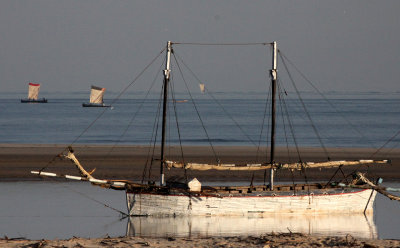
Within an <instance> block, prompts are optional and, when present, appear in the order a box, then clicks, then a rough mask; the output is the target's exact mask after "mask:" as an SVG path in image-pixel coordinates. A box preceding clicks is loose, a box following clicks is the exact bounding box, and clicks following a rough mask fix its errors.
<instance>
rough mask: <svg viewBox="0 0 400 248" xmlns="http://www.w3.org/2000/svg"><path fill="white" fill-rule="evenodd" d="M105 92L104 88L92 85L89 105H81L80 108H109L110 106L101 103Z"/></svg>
mask: <svg viewBox="0 0 400 248" xmlns="http://www.w3.org/2000/svg"><path fill="white" fill-rule="evenodd" d="M105 92H106V88H102V87H98V86H94V85H92V87H91V90H90V99H89V103H82V107H111V105H106V104H105V103H104V101H103V96H104V93H105Z"/></svg>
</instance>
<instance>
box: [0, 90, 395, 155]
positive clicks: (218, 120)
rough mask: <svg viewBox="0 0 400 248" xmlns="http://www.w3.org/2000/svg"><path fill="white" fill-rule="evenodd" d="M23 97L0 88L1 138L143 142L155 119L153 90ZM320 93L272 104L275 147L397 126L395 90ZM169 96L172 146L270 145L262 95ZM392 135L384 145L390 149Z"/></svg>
mask: <svg viewBox="0 0 400 248" xmlns="http://www.w3.org/2000/svg"><path fill="white" fill-rule="evenodd" d="M25 94H26V93H22V92H14V93H0V127H1V132H0V143H40V144H70V143H79V144H149V143H150V142H151V139H152V134H153V130H154V125H155V123H157V122H156V120H157V118H156V116H157V113H158V105H159V95H160V94H159V93H157V92H153V93H150V94H149V95H148V96H147V99H146V101H144V98H145V96H146V92H135V93H130V94H128V95H124V96H122V97H121V98H120V99H118V100H116V101H115V100H113V99H114V97H115V96H116V95H117V93H113V92H109V93H107V95H106V97H105V102H106V103H108V104H110V103H112V108H107V109H106V108H83V107H82V103H83V102H87V101H88V99H87V98H88V96H87V92H70V93H55V92H52V93H51V92H41V94H40V95H41V96H45V97H46V98H47V99H48V101H49V102H48V103H46V104H27V103H20V99H21V98H25ZM325 98H326V99H328V101H326V100H325V99H324V98H322V97H321V96H319V95H318V94H316V93H308V92H303V93H302V99H303V102H304V105H305V106H306V108H307V111H308V115H307V114H306V113H305V112H304V110H303V107H302V103H301V102H300V101H299V100H296V99H295V94H294V93H290V92H289V93H288V96H287V99H286V100H285V104H278V105H277V121H276V123H277V134H276V142H277V145H278V146H286V145H287V144H288V145H289V146H294V144H295V143H294V141H296V142H297V144H298V145H299V146H311V147H314V146H315V147H318V146H321V142H322V143H323V145H324V146H326V147H375V148H378V147H380V146H382V145H383V144H384V143H385V142H386V141H387V140H388V139H390V138H391V137H392V136H393V135H395V134H396V133H397V132H398V131H399V130H400V93H377V92H370V93H343V92H329V93H326V94H325ZM175 99H176V100H177V102H176V104H173V102H172V100H171V101H170V103H169V114H168V116H169V121H168V125H167V136H168V140H169V143H170V144H179V137H180V140H181V142H182V144H183V145H185V144H186V145H209V143H210V142H211V143H212V144H213V145H233V146H236V145H258V144H261V145H262V146H267V145H269V136H270V135H269V132H270V131H269V130H270V125H269V122H270V121H269V120H270V114H269V110H270V105H269V103H268V104H267V103H266V96H265V94H263V93H258V92H230V93H224V92H217V93H214V94H213V95H212V97H210V96H209V95H206V94H205V95H202V94H199V93H197V94H193V95H192V98H191V96H189V95H187V94H183V93H177V94H175ZM182 100H187V101H184V102H182ZM266 109H267V111H266ZM285 109H287V111H286V110H285ZM196 110H197V111H198V112H196ZM281 110H285V111H284V112H287V113H289V114H285V113H283V112H282V111H281ZM175 113H176V117H175ZM264 113H266V114H264ZM199 116H200V118H201V121H199V120H200V118H199ZM287 116H290V119H288V118H287ZM310 119H311V120H312V122H311V121H310ZM95 120H96V121H95ZM158 120H159V122H158V134H160V133H161V131H160V130H161V127H160V126H161V124H160V123H161V118H159V119H158ZM176 120H178V123H179V134H180V136H179V135H178V131H177V130H178V128H177V124H176V123H177V122H176ZM156 126H157V125H156ZM314 129H316V130H317V131H318V133H316V132H315V131H314ZM205 130H206V131H205ZM159 136H160V135H159ZM399 139H400V138H399V137H396V138H394V139H393V140H392V142H390V143H389V144H387V147H396V146H397V145H398V143H399V142H398V141H399Z"/></svg>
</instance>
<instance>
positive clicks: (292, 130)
mask: <svg viewBox="0 0 400 248" xmlns="http://www.w3.org/2000/svg"><path fill="white" fill-rule="evenodd" d="M279 81H280V78H279ZM282 103H283V104H282V105H283V107H284V109H285V113H286V116H287V120H288V124H289V129H290V132H291V134H292V139H293V142H294V145H295V147H296V152H297V156H298V159H299V162H301V161H302V159H301V155H300V149H299V145H298V143H297V138H296V135H295V132H294V127H293V124H292V121H291V119H290V118H289V109H288V107H287V104H286V100H285V98H282Z"/></svg>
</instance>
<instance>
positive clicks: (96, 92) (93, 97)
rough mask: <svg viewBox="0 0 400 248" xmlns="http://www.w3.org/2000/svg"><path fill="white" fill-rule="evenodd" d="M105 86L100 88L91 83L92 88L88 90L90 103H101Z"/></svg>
mask: <svg viewBox="0 0 400 248" xmlns="http://www.w3.org/2000/svg"><path fill="white" fill-rule="evenodd" d="M105 91H106V88H101V87H97V86H93V85H92V89H91V91H90V103H99V104H102V103H103V96H104V92H105Z"/></svg>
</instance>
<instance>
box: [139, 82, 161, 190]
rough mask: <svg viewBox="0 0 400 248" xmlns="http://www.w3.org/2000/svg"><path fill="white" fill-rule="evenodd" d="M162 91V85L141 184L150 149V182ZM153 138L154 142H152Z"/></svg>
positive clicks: (144, 175)
mask: <svg viewBox="0 0 400 248" xmlns="http://www.w3.org/2000/svg"><path fill="white" fill-rule="evenodd" d="M163 90H164V84H163V86H162V87H161V91H160V97H159V100H158V107H157V113H156V116H155V118H154V123H153V131H152V133H151V135H152V136H151V139H150V143H149V148H148V150H147V159H146V163H145V167H144V169H143V176H142V183H143V182H144V179H145V177H146V171H147V165H148V162H149V159H150V150H151V148H153V149H152V155H151V159H150V166H149V176H148V180H151V169H152V167H153V161H154V159H153V158H154V153H155V148H156V143H157V134H158V126H159V122H160V115H161V103H162V97H163ZM153 138H154V141H153ZM152 142H153V146H152V145H151V143H152Z"/></svg>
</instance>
